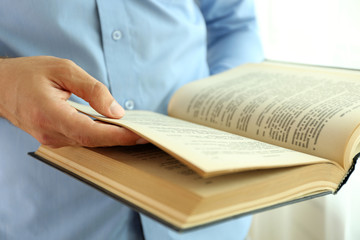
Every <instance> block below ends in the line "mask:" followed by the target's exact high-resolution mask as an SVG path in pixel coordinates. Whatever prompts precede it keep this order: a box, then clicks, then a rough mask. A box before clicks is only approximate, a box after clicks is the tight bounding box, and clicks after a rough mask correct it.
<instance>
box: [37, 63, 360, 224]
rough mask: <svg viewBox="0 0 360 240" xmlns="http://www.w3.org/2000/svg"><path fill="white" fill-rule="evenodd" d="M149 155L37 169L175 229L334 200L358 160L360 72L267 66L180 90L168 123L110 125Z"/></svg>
mask: <svg viewBox="0 0 360 240" xmlns="http://www.w3.org/2000/svg"><path fill="white" fill-rule="evenodd" d="M69 103H70V104H71V105H72V106H74V107H75V108H76V109H78V110H79V111H80V112H82V113H85V114H88V115H90V116H91V117H93V118H96V119H99V120H101V121H104V122H108V123H110V124H116V125H119V126H121V127H125V128H128V129H130V130H132V131H134V132H136V133H137V134H139V135H140V136H142V137H143V138H145V139H147V140H148V141H149V142H150V143H151V144H147V145H141V146H131V147H122V146H118V147H107V148H85V147H73V146H69V147H63V148H58V149H53V148H49V147H47V146H40V147H39V149H38V150H37V151H36V152H35V153H34V154H33V155H34V156H36V157H37V158H38V159H40V160H42V161H44V162H46V163H48V164H50V165H52V166H54V167H56V168H58V169H60V170H62V171H64V172H66V173H69V174H70V175H73V176H75V177H76V178H78V179H80V180H82V181H84V182H86V183H88V184H90V185H92V186H94V187H95V188H97V189H99V190H101V191H103V192H105V193H107V194H109V195H110V196H113V197H115V198H117V199H119V200H121V201H123V202H125V203H126V204H128V205H129V206H132V207H133V208H135V209H136V210H139V211H140V212H143V213H145V214H148V215H149V216H152V217H153V218H155V219H158V220H159V221H161V222H163V223H164V224H166V225H168V226H171V227H173V228H174V229H176V230H188V229H193V228H196V227H201V226H203V225H206V224H212V223H214V222H217V221H222V220H224V219H228V218H231V217H236V216H241V215H246V214H252V213H254V212H258V211H264V210H266V209H269V208H273V207H277V206H282V205H286V204H289V203H293V202H297V201H301V200H306V199H309V198H313V197H317V196H322V195H325V194H330V193H333V194H335V193H337V192H338V191H339V189H340V188H341V187H342V186H343V185H344V183H345V182H346V181H347V180H348V178H349V176H350V174H351V172H352V171H353V169H354V167H355V163H356V160H357V158H358V153H359V149H360V145H359V142H360V127H359V124H360V73H359V72H358V71H354V70H345V69H334V68H324V67H313V66H302V65H294V64H281V63H272V62H263V63H258V64H246V65H242V66H239V67H237V68H234V69H232V70H229V71H226V72H224V73H221V74H218V75H214V76H211V77H208V78H206V79H202V80H198V81H194V82H191V83H188V84H186V85H185V86H183V87H182V88H180V89H179V90H177V91H176V92H175V94H174V95H173V96H172V98H171V100H170V102H169V105H168V114H169V116H167V115H163V114H159V113H154V112H149V111H140V110H133V111H127V112H126V115H125V116H124V117H123V118H121V119H110V118H106V117H104V116H102V115H100V114H98V113H97V112H95V111H94V110H93V109H92V108H91V107H89V106H85V105H81V104H78V103H74V102H69Z"/></svg>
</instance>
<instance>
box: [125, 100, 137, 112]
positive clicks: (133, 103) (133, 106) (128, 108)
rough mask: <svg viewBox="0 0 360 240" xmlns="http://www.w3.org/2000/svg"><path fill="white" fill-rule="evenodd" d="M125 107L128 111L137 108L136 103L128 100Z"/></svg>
mask: <svg viewBox="0 0 360 240" xmlns="http://www.w3.org/2000/svg"><path fill="white" fill-rule="evenodd" d="M124 106H125V109H126V110H133V109H134V108H135V102H134V101H133V100H126V101H125V104H124Z"/></svg>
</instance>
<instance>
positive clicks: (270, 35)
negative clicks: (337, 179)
mask: <svg viewBox="0 0 360 240" xmlns="http://www.w3.org/2000/svg"><path fill="white" fill-rule="evenodd" d="M255 3H256V9H257V14H258V20H259V27H260V32H261V37H262V40H263V46H264V51H265V57H266V58H267V59H269V60H276V61H285V62H295V63H305V64H314V65H324V66H332V67H342V68H352V69H358V70H360V1H359V0H301V1H298V0H297V1H296V0H255ZM357 221H360V165H359V164H358V167H357V169H356V170H355V172H354V173H353V174H352V176H351V178H350V180H349V182H348V183H347V184H346V185H345V186H344V187H343V188H342V189H341V191H340V192H339V193H338V194H337V195H334V196H333V195H331V196H326V197H322V198H318V199H314V200H311V201H307V202H303V203H299V204H295V205H290V206H286V207H282V208H279V209H275V210H271V211H267V212H264V213H260V214H256V215H255V216H254V220H253V225H252V229H251V232H250V236H249V239H252V240H258V239H277V240H281V239H284V240H285V239H286V240H287V239H327V240H335V239H336V240H339V239H351V240H352V239H360V227H359V226H358V223H357Z"/></svg>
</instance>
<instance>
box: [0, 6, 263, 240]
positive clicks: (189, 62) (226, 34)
mask: <svg viewBox="0 0 360 240" xmlns="http://www.w3.org/2000/svg"><path fill="white" fill-rule="evenodd" d="M0 55H2V56H9V57H16V56H34V55H52V56H57V57H61V58H68V59H71V60H73V61H74V62H75V63H77V64H78V65H80V66H81V67H82V68H84V69H85V70H86V71H87V72H88V73H90V74H91V75H92V76H94V77H95V78H97V79H98V80H100V81H102V82H103V83H105V84H106V85H107V86H108V87H109V89H110V90H111V92H112V94H113V96H114V97H115V98H116V99H117V101H118V102H119V103H120V104H122V106H124V107H125V108H126V109H149V110H152V111H157V112H162V113H166V108H167V102H168V100H169V98H170V96H171V95H172V94H173V92H174V91H175V90H176V89H178V88H179V87H180V86H182V85H184V84H185V83H187V82H190V81H193V80H196V79H200V78H204V77H206V76H208V75H209V74H213V73H217V72H220V71H223V70H225V69H228V68H231V67H234V66H237V65H239V64H242V63H245V62H253V61H261V60H262V57H263V56H262V51H261V47H260V41H259V37H258V35H257V32H256V21H255V18H254V9H253V2H252V1H251V0H244V1H242V0H217V1H216V0H198V1H196V0H122V1H120V0H117V1H115V0H113V1H112V0H97V1H95V0H1V1H0ZM24 81H26V79H24ZM38 145H39V144H38V143H37V142H36V140H34V139H33V138H32V137H31V136H29V135H27V134H26V133H24V132H23V131H21V130H19V129H17V128H16V127H14V126H12V125H11V124H9V123H8V122H7V121H6V120H4V119H0V146H1V147H0V239H142V238H143V236H145V238H146V239H216V237H218V238H219V239H243V238H244V237H245V236H246V234H247V231H248V228H249V226H250V219H251V218H250V217H245V218H237V219H232V220H229V221H226V222H222V223H220V224H216V225H213V226H210V227H205V228H202V229H198V230H196V231H190V232H187V233H185V234H180V233H177V232H174V231H172V230H170V229H169V228H167V227H164V226H163V225H161V224H160V223H158V222H156V221H154V220H151V219H150V218H148V217H146V216H143V215H139V214H138V213H136V212H134V211H132V210H131V209H129V208H128V207H126V206H124V205H123V204H121V203H119V202H117V201H115V200H113V199H111V198H109V197H107V196H105V195H104V194H102V193H100V192H98V191H97V190H94V189H92V188H91V187H89V186H87V185H85V184H83V183H81V182H79V181H77V180H75V179H73V178H71V177H69V176H67V175H65V174H63V173H62V172H60V171H58V170H55V169H53V168H51V167H49V166H47V165H45V164H43V163H41V162H39V161H37V160H35V159H32V158H30V157H28V156H27V155H26V153H27V152H29V151H34V150H36V148H37V147H38Z"/></svg>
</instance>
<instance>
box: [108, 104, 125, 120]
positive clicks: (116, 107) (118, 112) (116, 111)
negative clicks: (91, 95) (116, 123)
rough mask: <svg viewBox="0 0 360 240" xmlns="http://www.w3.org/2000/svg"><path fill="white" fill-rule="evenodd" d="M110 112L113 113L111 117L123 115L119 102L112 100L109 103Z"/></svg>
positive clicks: (123, 111)
mask: <svg viewBox="0 0 360 240" xmlns="http://www.w3.org/2000/svg"><path fill="white" fill-rule="evenodd" d="M110 112H111V114H112V115H113V117H119V118H121V117H122V116H124V115H125V110H124V109H123V108H122V107H121V106H120V104H119V103H118V102H117V101H116V100H114V101H113V102H112V103H111V105H110Z"/></svg>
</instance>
